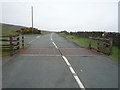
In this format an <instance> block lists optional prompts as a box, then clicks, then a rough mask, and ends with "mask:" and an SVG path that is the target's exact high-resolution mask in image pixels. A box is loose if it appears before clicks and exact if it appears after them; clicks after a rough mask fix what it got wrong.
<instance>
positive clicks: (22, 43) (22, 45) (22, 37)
mask: <svg viewBox="0 0 120 90" xmlns="http://www.w3.org/2000/svg"><path fill="white" fill-rule="evenodd" d="M22 48H24V36H23V35H22Z"/></svg>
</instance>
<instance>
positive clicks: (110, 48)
mask: <svg viewBox="0 0 120 90" xmlns="http://www.w3.org/2000/svg"><path fill="white" fill-rule="evenodd" d="M112 42H113V41H112V39H110V47H109V50H110V53H109V54H110V55H111V54H112Z"/></svg>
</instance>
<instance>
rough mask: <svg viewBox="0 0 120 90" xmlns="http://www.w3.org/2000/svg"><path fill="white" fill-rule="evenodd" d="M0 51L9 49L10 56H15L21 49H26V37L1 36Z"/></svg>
mask: <svg viewBox="0 0 120 90" xmlns="http://www.w3.org/2000/svg"><path fill="white" fill-rule="evenodd" d="M0 42H2V43H1V44H0V49H2V50H4V49H9V51H10V55H11V56H13V55H14V54H16V53H17V52H19V50H20V49H21V48H24V36H20V35H16V36H0Z"/></svg>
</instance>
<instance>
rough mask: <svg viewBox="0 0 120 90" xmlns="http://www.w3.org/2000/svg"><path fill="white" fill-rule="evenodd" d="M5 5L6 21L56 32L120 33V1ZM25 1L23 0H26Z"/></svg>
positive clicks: (44, 0)
mask: <svg viewBox="0 0 120 90" xmlns="http://www.w3.org/2000/svg"><path fill="white" fill-rule="evenodd" d="M12 1H13V2H10V1H9V2H8V0H4V1H3V2H1V4H2V21H1V23H9V24H16V25H23V26H31V6H32V5H33V8H34V27H36V28H39V29H42V30H52V31H60V30H67V31H110V32H118V0H34V2H33V1H32V0H30V1H28V0H26V1H25V2H18V1H17V2H16V1H15V0H12ZM22 1H23V0H22Z"/></svg>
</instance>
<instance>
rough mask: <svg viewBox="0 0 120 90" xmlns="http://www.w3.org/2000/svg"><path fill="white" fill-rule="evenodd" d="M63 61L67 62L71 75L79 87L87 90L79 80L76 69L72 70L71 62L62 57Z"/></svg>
mask: <svg viewBox="0 0 120 90" xmlns="http://www.w3.org/2000/svg"><path fill="white" fill-rule="evenodd" d="M62 57H63V59H64V60H65V62H66V63H67V65H68V66H69V69H70V71H71V73H72V74H73V76H74V78H75V80H76V82H77V83H78V85H79V87H80V88H81V89H82V90H85V87H84V86H83V84H82V82H81V81H80V79H79V78H78V76H77V74H76V73H75V71H74V69H73V68H72V66H71V64H70V63H69V61H68V60H67V58H66V57H65V56H62Z"/></svg>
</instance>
